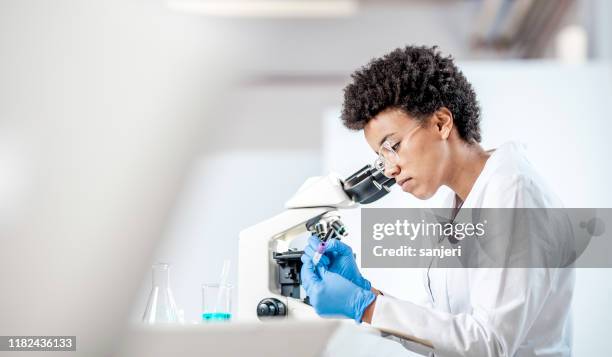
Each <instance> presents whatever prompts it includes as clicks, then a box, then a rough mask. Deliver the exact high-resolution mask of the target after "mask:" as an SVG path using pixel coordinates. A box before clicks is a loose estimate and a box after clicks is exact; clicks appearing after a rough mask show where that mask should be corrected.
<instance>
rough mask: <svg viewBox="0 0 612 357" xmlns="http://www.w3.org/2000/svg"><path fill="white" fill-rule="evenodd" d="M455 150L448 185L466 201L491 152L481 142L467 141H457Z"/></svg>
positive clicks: (451, 160)
mask: <svg viewBox="0 0 612 357" xmlns="http://www.w3.org/2000/svg"><path fill="white" fill-rule="evenodd" d="M453 152H454V154H453V155H452V157H451V159H450V163H451V169H450V174H449V178H448V180H447V186H448V187H450V188H451V189H452V190H453V191H454V192H455V193H456V194H457V196H459V198H460V199H461V200H462V201H465V199H466V198H467V196H468V194H469V193H470V191H471V190H472V187H474V183H475V182H476V179H478V176H480V173H481V172H482V170H483V169H484V166H485V164H486V163H487V159H489V157H490V156H491V154H490V153H488V152H486V151H485V150H483V149H482V147H481V146H480V145H479V144H466V143H465V142H459V143H457V145H456V146H455V150H453Z"/></svg>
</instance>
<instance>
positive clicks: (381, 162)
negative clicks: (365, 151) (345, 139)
mask: <svg viewBox="0 0 612 357" xmlns="http://www.w3.org/2000/svg"><path fill="white" fill-rule="evenodd" d="M422 127H423V126H422V125H421V124H417V126H416V127H414V128H413V129H411V130H410V131H409V132H408V133H407V134H406V135H405V136H404V137H403V138H402V139H400V140H399V141H398V142H397V143H395V144H393V145H392V144H391V142H389V140H388V139H385V141H383V143H382V144H380V147H379V148H378V157H377V158H376V160H374V165H373V166H374V168H375V169H376V170H378V171H379V172H380V173H382V174H383V175H385V162H389V164H390V165H389V166H393V165H397V164H398V162H399V154H398V149H400V147H399V146H398V147H397V148H394V146H397V145H400V144H401V143H402V140H404V138H406V137H409V136H411V135H412V134H413V133H414V132H416V131H417V130H418V129H420V128H422ZM383 149H386V150H388V151H390V152H391V154H392V155H393V157H394V161H395V163H391V160H389V159H387V158H386V157H385V156H384V154H383ZM385 176H387V175H385ZM387 177H388V176H387Z"/></svg>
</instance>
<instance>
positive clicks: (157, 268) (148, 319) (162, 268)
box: [142, 263, 178, 324]
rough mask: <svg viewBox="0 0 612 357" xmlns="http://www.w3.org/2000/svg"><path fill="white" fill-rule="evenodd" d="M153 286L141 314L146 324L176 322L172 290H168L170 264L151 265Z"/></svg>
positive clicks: (176, 315) (176, 316)
mask: <svg viewBox="0 0 612 357" xmlns="http://www.w3.org/2000/svg"><path fill="white" fill-rule="evenodd" d="M152 268H153V286H152V287H151V294H149V300H148V302H147V308H146V309H145V312H144V315H143V316H142V322H144V323H146V324H164V323H177V322H178V314H177V308H176V303H175V302H174V296H173V295H172V290H170V264H165V263H157V264H155V265H153V267H152Z"/></svg>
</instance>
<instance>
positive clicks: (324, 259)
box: [301, 246, 330, 268]
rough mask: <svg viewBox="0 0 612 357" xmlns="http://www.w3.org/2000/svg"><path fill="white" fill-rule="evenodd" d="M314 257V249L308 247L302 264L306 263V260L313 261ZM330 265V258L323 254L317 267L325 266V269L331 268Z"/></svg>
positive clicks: (305, 249) (303, 255)
mask: <svg viewBox="0 0 612 357" xmlns="http://www.w3.org/2000/svg"><path fill="white" fill-rule="evenodd" d="M314 255H315V252H314V251H313V250H312V248H311V247H310V246H306V247H305V248H304V254H302V257H301V259H302V263H303V262H304V259H311V260H312V259H313V257H314ZM313 264H314V262H313ZM329 264H330V261H329V258H328V257H326V256H325V255H324V254H323V255H321V257H320V258H319V262H318V264H317V266H318V265H324V266H325V268H329Z"/></svg>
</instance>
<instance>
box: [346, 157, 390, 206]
mask: <svg viewBox="0 0 612 357" xmlns="http://www.w3.org/2000/svg"><path fill="white" fill-rule="evenodd" d="M394 184H395V179H393V178H388V177H386V176H385V175H383V174H382V172H380V171H379V170H377V169H376V168H374V167H372V166H371V165H366V166H364V167H362V168H361V169H360V170H358V171H357V172H355V173H354V174H352V175H351V176H349V177H348V178H347V179H346V180H344V182H343V186H344V192H346V194H347V195H349V197H351V199H352V200H353V201H355V202H357V203H361V204H367V203H372V202H374V201H377V200H378V199H380V198H381V197H383V196H384V195H386V194H387V193H389V191H390V187H391V186H393V185H394Z"/></svg>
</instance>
